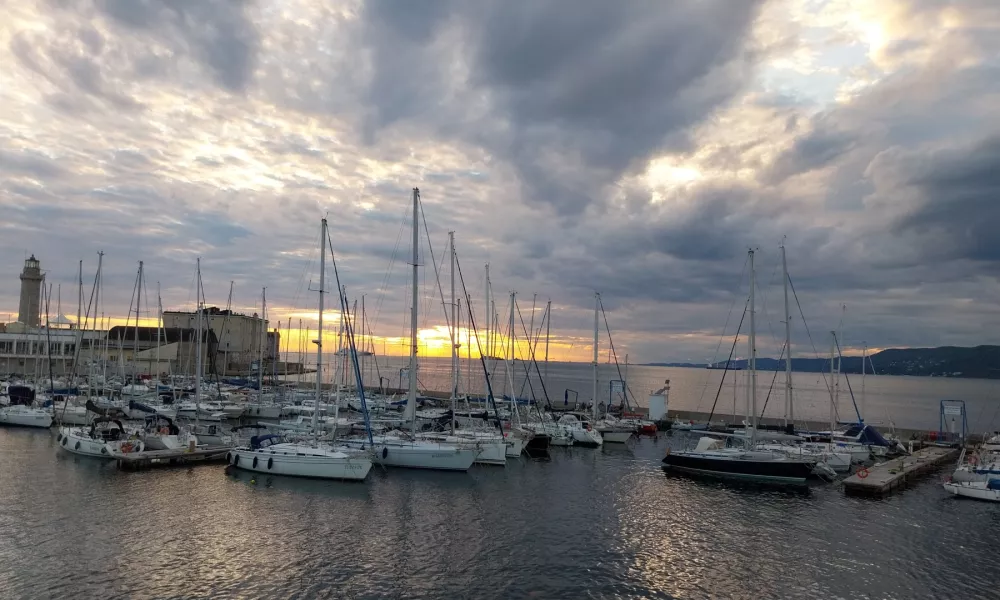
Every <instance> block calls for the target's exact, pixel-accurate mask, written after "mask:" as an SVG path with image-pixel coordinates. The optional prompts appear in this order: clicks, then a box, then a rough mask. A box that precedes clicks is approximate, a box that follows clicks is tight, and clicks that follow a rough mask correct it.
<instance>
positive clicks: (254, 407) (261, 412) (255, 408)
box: [246, 404, 282, 419]
mask: <svg viewBox="0 0 1000 600" xmlns="http://www.w3.org/2000/svg"><path fill="white" fill-rule="evenodd" d="M281 412H282V411H281V407H280V406H278V405H277V404H251V405H249V406H247V410H246V415H247V416H248V417H253V418H254V419H280V418H281Z"/></svg>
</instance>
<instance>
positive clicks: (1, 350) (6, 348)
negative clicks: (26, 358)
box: [0, 342, 14, 354]
mask: <svg viewBox="0 0 1000 600" xmlns="http://www.w3.org/2000/svg"><path fill="white" fill-rule="evenodd" d="M13 353H14V342H0V354H13Z"/></svg>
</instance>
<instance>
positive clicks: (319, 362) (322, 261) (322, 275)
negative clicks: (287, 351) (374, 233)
mask: <svg viewBox="0 0 1000 600" xmlns="http://www.w3.org/2000/svg"><path fill="white" fill-rule="evenodd" d="M325 285H326V219H323V222H322V225H321V228H320V236H319V324H318V325H317V326H316V330H317V333H316V406H315V407H314V408H313V414H312V430H313V446H318V445H319V403H320V400H321V399H322V398H323V294H324V290H325V287H324V286H325ZM340 321H341V323H343V321H344V318H343V315H341V318H340ZM334 427H336V425H334Z"/></svg>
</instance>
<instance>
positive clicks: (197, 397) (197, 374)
mask: <svg viewBox="0 0 1000 600" xmlns="http://www.w3.org/2000/svg"><path fill="white" fill-rule="evenodd" d="M197 265H198V276H197V279H196V280H195V288H194V295H195V310H196V311H197V313H198V315H197V319H196V321H197V323H198V327H197V329H196V330H195V337H196V338H197V340H196V341H195V353H196V356H195V359H194V360H195V367H194V424H195V430H196V431H197V427H198V420H199V417H198V413H199V412H201V404H200V401H201V355H202V349H201V344H202V339H201V319H202V305H201V257H198V259H197Z"/></svg>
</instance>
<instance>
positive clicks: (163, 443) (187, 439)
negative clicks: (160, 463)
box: [142, 433, 199, 450]
mask: <svg viewBox="0 0 1000 600" xmlns="http://www.w3.org/2000/svg"><path fill="white" fill-rule="evenodd" d="M142 441H143V443H144V444H145V445H146V450H181V449H185V448H190V444H191V442H192V441H193V442H194V443H195V446H197V445H198V441H199V440H198V438H196V437H195V436H193V435H190V434H186V433H181V434H179V435H163V434H160V433H147V434H146V436H145V437H143V439H142Z"/></svg>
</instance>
